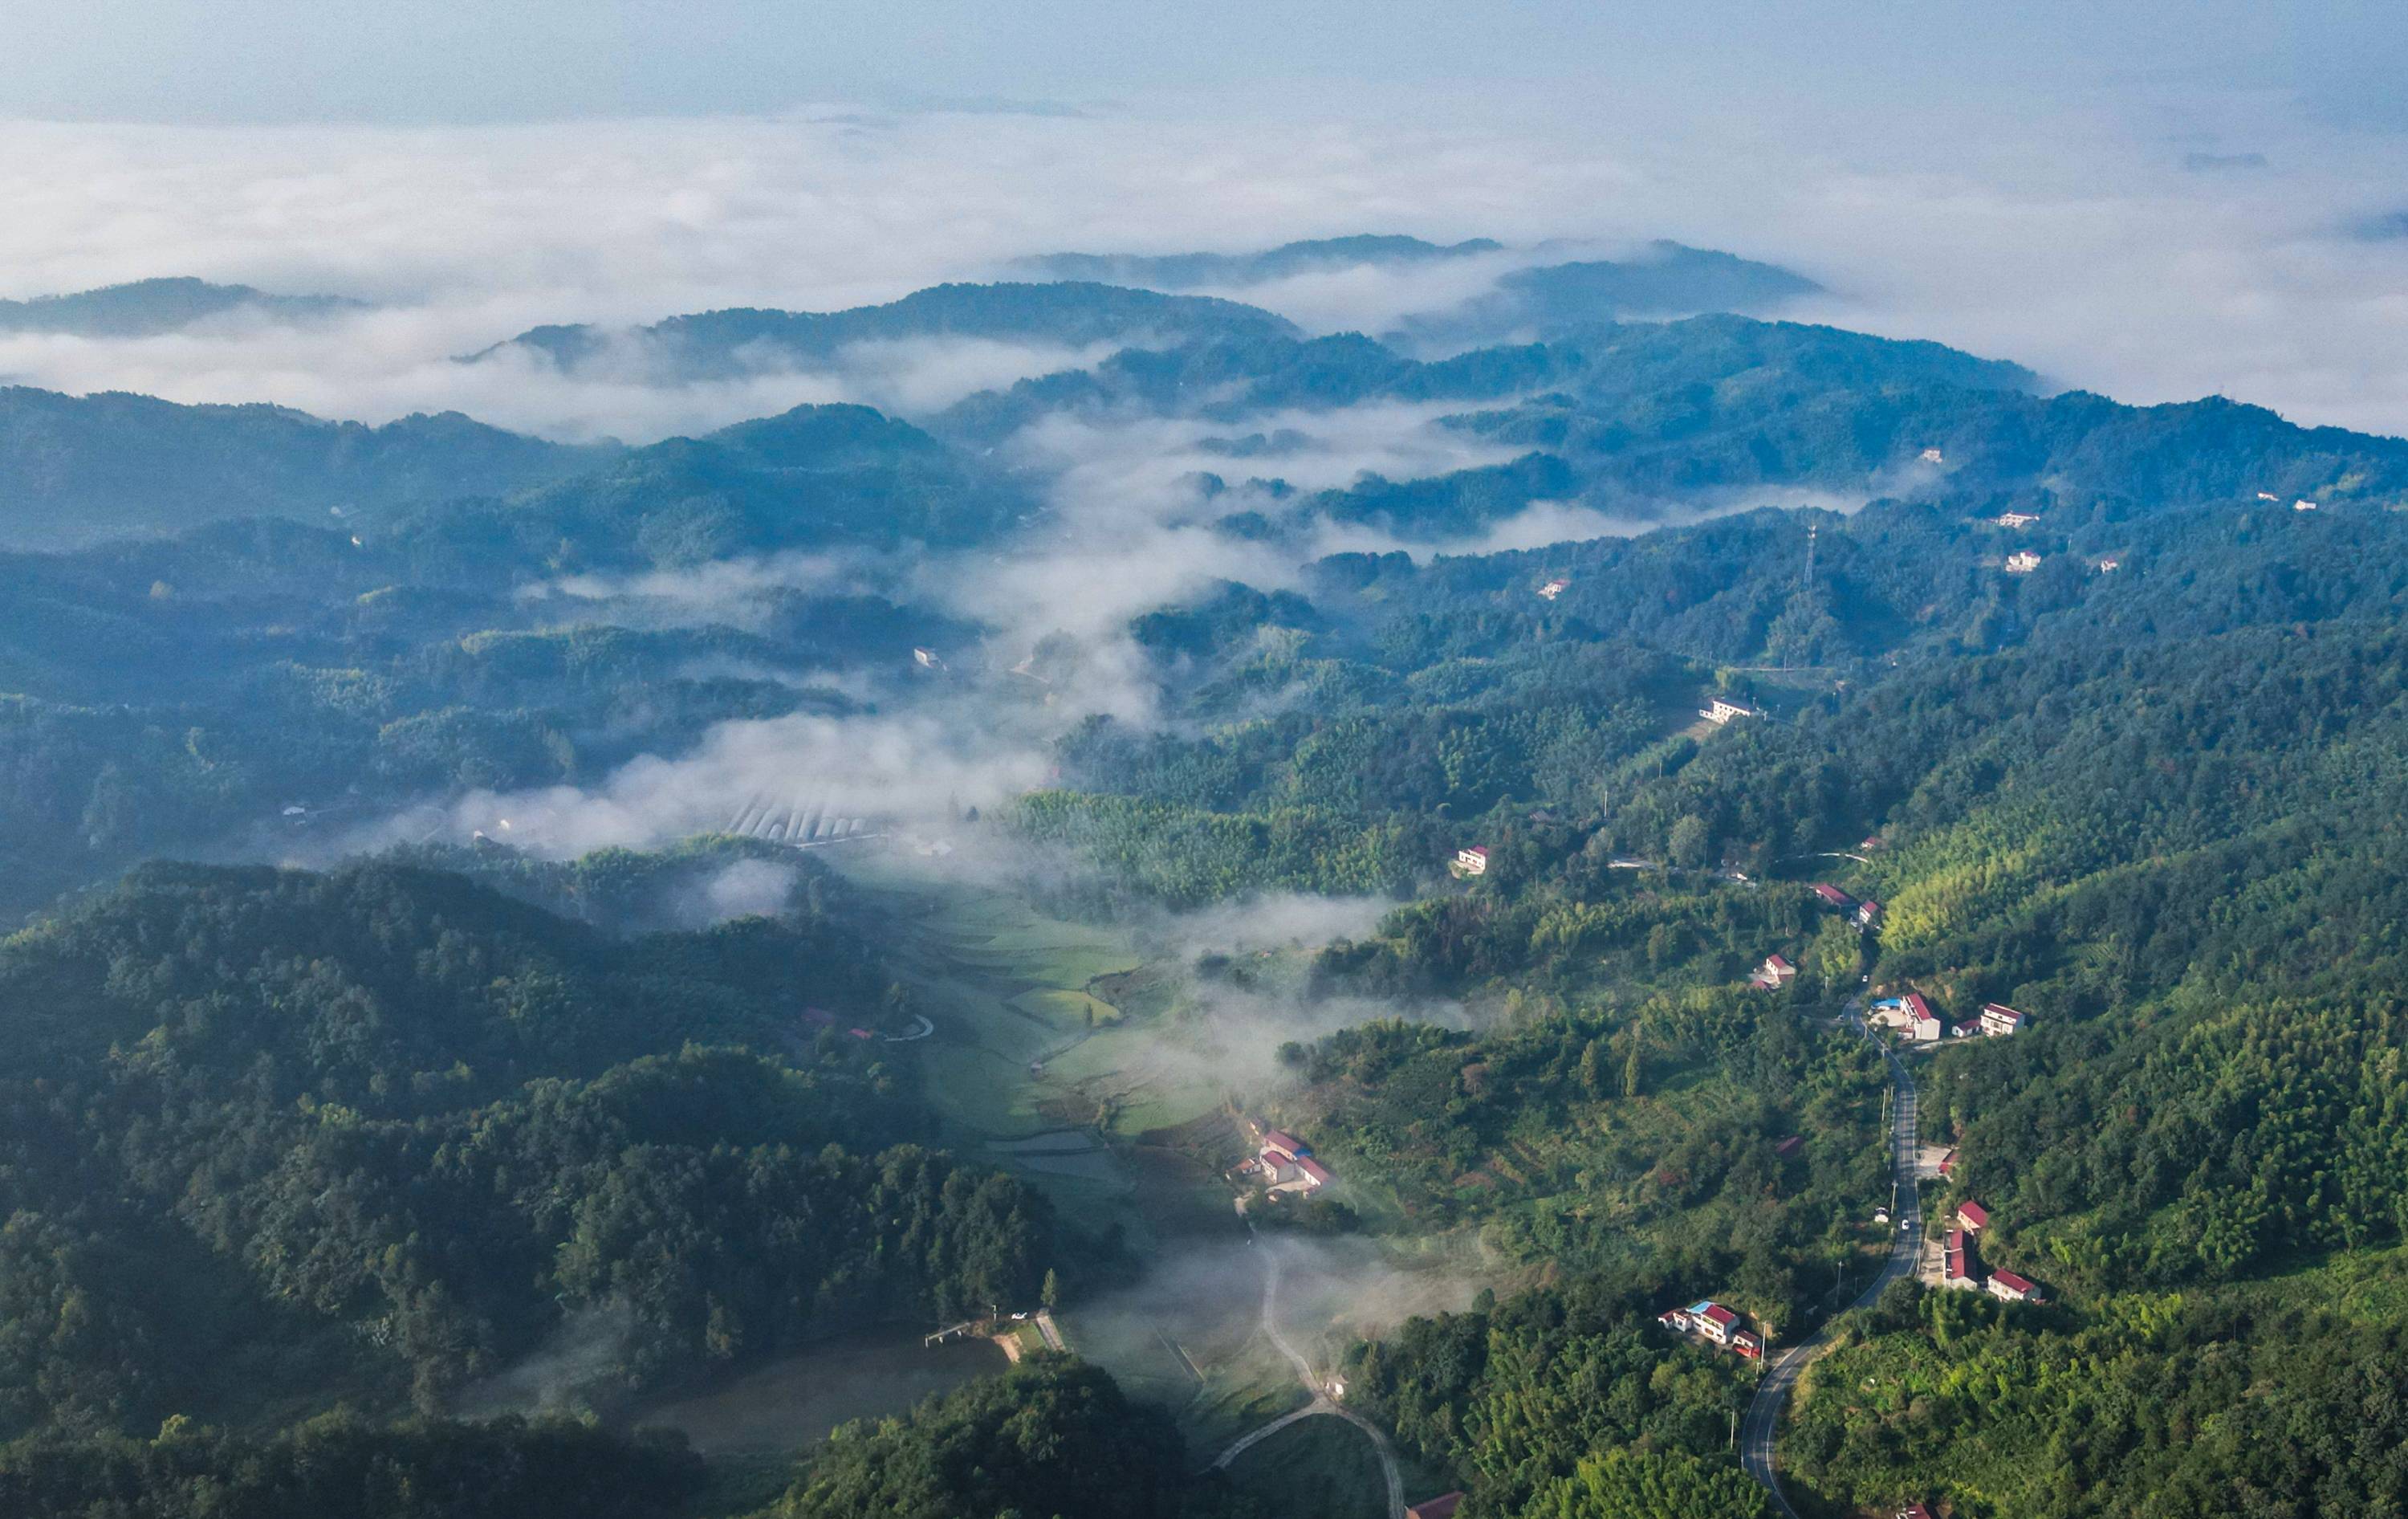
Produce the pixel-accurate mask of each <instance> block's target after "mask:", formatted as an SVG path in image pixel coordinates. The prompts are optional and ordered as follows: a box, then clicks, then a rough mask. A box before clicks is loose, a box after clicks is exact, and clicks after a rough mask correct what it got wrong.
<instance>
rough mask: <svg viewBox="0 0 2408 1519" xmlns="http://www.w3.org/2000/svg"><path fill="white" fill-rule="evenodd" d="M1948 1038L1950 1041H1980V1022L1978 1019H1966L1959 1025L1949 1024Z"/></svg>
mask: <svg viewBox="0 0 2408 1519" xmlns="http://www.w3.org/2000/svg"><path fill="white" fill-rule="evenodd" d="M1948 1037H1949V1038H1950V1039H1980V1038H1981V1037H1982V1020H1981V1019H1979V1018H1968V1019H1966V1020H1965V1021H1964V1022H1963V1023H1961V1024H1950V1025H1948Z"/></svg>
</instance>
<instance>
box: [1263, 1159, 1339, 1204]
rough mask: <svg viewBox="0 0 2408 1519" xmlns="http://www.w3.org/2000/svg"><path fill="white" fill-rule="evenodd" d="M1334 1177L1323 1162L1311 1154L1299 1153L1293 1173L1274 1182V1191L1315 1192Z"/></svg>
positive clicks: (1272, 1187)
mask: <svg viewBox="0 0 2408 1519" xmlns="http://www.w3.org/2000/svg"><path fill="white" fill-rule="evenodd" d="M1332 1180H1333V1178H1332V1177H1331V1176H1330V1174H1329V1172H1328V1171H1327V1170H1326V1168H1324V1167H1323V1166H1322V1164H1321V1162H1319V1161H1317V1160H1315V1159H1313V1158H1312V1156H1311V1155H1298V1156H1297V1157H1296V1165H1295V1166H1294V1167H1293V1168H1291V1174H1289V1175H1287V1176H1283V1177H1282V1178H1281V1179H1280V1180H1279V1181H1277V1182H1274V1183H1272V1186H1271V1190H1272V1191H1273V1192H1302V1193H1308V1194H1310V1193H1314V1192H1318V1191H1320V1190H1321V1189H1322V1188H1323V1187H1326V1186H1327V1185H1328V1184H1329V1183H1330V1182H1331V1181H1332Z"/></svg>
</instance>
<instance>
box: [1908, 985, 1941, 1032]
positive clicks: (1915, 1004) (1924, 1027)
mask: <svg viewBox="0 0 2408 1519" xmlns="http://www.w3.org/2000/svg"><path fill="white" fill-rule="evenodd" d="M1899 1000H1900V1001H1902V1002H1903V1003H1904V1004H1905V1013H1906V1018H1905V1022H1904V1024H1903V1025H1901V1026H1900V1027H1899V1033H1901V1034H1904V1035H1905V1036H1906V1037H1907V1038H1908V1039H1913V1040H1914V1042H1915V1043H1917V1044H1937V1043H1938V1042H1940V1015H1939V1014H1938V1013H1936V1012H1934V1011H1932V1010H1931V1004H1930V1003H1928V1002H1926V1001H1925V1000H1924V999H1923V994H1922V993H1921V992H1909V993H1907V994H1906V996H1904V997H1902V998H1900V999H1899Z"/></svg>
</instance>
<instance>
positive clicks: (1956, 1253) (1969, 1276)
mask: <svg viewBox="0 0 2408 1519" xmlns="http://www.w3.org/2000/svg"><path fill="white" fill-rule="evenodd" d="M1940 1284H1941V1285H1942V1286H1943V1287H1976V1286H1979V1285H1981V1283H1978V1282H1975V1281H1974V1280H1973V1262H1972V1259H1971V1254H1969V1253H1968V1252H1967V1250H1966V1248H1965V1231H1964V1230H1963V1229H1950V1230H1949V1231H1948V1238H1947V1240H1946V1242H1945V1244H1944V1245H1943V1247H1942V1250H1941V1253H1940Z"/></svg>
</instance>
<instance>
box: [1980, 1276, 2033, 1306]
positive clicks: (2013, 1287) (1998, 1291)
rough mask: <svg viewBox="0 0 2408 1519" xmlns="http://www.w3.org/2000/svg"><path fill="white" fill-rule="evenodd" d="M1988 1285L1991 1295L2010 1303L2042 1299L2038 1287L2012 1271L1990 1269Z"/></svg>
mask: <svg viewBox="0 0 2408 1519" xmlns="http://www.w3.org/2000/svg"><path fill="white" fill-rule="evenodd" d="M1988 1285H1989V1291H1990V1296H1991V1297H2003V1298H2005V1299H2006V1300H2007V1301H2008V1302H2011V1303H2037V1302H2040V1301H2042V1297H2041V1291H2040V1288H2039V1287H2037V1286H2035V1285H2033V1284H2032V1283H2031V1282H2030V1281H2029V1280H2028V1279H2027V1278H2024V1277H2019V1276H2017V1275H2015V1273H2014V1272H2013V1271H2006V1270H1999V1271H1992V1272H1991V1273H1990V1280H1989V1283H1988Z"/></svg>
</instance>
